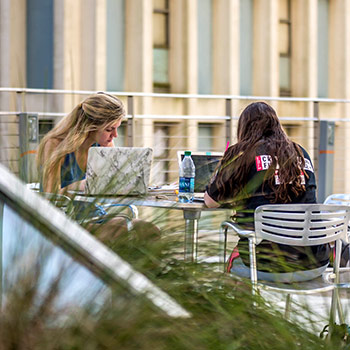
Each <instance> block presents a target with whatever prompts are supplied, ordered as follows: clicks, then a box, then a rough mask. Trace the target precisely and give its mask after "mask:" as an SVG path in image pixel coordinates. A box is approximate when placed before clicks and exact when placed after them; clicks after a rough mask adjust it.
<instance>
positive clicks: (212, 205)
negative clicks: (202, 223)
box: [204, 192, 220, 208]
mask: <svg viewBox="0 0 350 350" xmlns="http://www.w3.org/2000/svg"><path fill="white" fill-rule="evenodd" d="M204 203H205V205H206V206H207V207H208V208H218V207H220V204H219V203H218V202H216V201H214V199H213V198H211V197H210V196H209V194H208V192H205V193H204Z"/></svg>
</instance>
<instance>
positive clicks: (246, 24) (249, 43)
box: [239, 0, 253, 96]
mask: <svg viewBox="0 0 350 350" xmlns="http://www.w3.org/2000/svg"><path fill="white" fill-rule="evenodd" d="M239 11H240V19H241V20H240V22H239V26H240V30H239V32H240V38H239V39H240V42H239V70H240V75H239V79H240V93H241V95H246V96H248V95H252V91H253V0H241V1H240V4H239Z"/></svg>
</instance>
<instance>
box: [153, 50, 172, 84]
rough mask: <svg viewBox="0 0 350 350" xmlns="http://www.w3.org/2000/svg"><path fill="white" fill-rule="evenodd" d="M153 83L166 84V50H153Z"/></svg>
mask: <svg viewBox="0 0 350 350" xmlns="http://www.w3.org/2000/svg"><path fill="white" fill-rule="evenodd" d="M153 82H154V83H160V84H168V83H169V76H168V49H153Z"/></svg>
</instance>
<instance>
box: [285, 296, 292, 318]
mask: <svg viewBox="0 0 350 350" xmlns="http://www.w3.org/2000/svg"><path fill="white" fill-rule="evenodd" d="M291 301H292V297H291V295H290V294H287V299H286V308H285V310H284V318H285V319H286V320H288V319H289V316H290V305H291Z"/></svg>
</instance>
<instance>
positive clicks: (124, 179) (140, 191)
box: [85, 147, 153, 196]
mask: <svg viewBox="0 0 350 350" xmlns="http://www.w3.org/2000/svg"><path fill="white" fill-rule="evenodd" d="M152 160H153V150H152V148H148V147H147V148H146V147H145V148H144V147H91V148H90V149H89V153H88V160H87V167H86V186H85V193H86V194H90V195H124V196H125V195H132V196H134V195H146V194H147V191H148V185H149V181H150V173H151V166H152Z"/></svg>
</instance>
